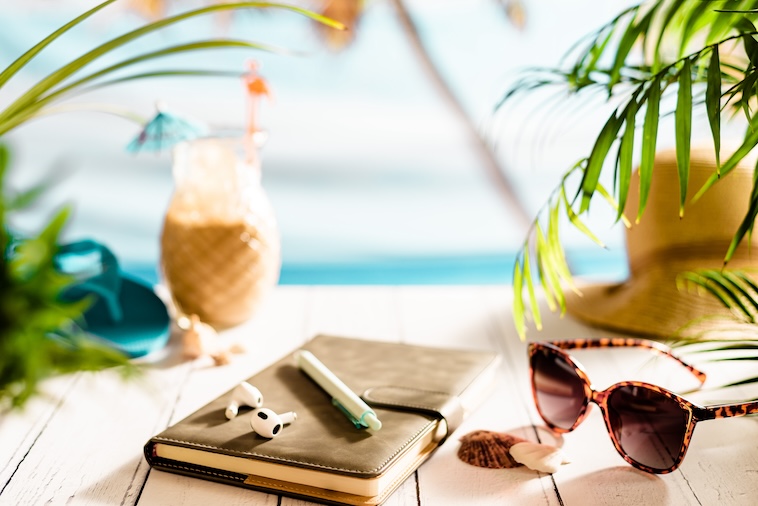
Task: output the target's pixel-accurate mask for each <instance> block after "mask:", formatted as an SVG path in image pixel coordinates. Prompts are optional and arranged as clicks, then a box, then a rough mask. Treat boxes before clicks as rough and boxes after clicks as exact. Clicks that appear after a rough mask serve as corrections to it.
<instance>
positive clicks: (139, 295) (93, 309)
mask: <svg viewBox="0 0 758 506" xmlns="http://www.w3.org/2000/svg"><path fill="white" fill-rule="evenodd" d="M55 265H56V268H57V269H58V270H59V271H60V272H63V273H65V274H68V275H71V276H73V277H74V278H75V279H76V282H75V284H74V285H72V286H71V287H69V288H68V289H66V291H65V293H64V297H65V298H66V299H67V300H71V301H76V300H81V299H83V298H84V297H87V296H94V299H95V302H94V303H93V304H92V306H90V308H89V309H87V311H85V313H84V321H83V322H81V324H82V327H83V328H84V330H85V331H86V332H87V333H89V334H91V335H93V336H96V337H98V338H100V339H102V340H103V341H104V342H106V343H107V344H109V345H111V346H113V347H114V348H116V349H118V350H121V351H122V352H124V353H126V354H127V355H129V356H130V357H132V358H137V357H142V356H145V355H147V354H149V353H152V352H154V351H157V350H159V349H161V348H163V347H164V346H166V343H167V342H168V338H169V334H170V318H169V314H168V310H167V309H166V305H165V304H164V303H163V301H162V300H161V299H160V298H159V297H158V296H157V295H156V294H155V292H154V291H153V289H152V288H151V287H150V286H148V285H147V284H146V283H145V282H143V281H141V280H138V279H136V278H132V277H130V276H128V275H125V274H124V273H122V272H120V271H119V266H118V260H116V257H115V255H114V254H113V253H112V252H111V251H110V250H109V249H108V248H107V247H105V246H104V245H102V244H100V243H98V242H96V241H93V240H82V241H78V242H74V243H71V244H66V245H63V246H61V247H60V249H59V251H58V253H57V255H56V256H55Z"/></svg>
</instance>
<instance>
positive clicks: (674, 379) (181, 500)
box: [0, 286, 758, 506]
mask: <svg viewBox="0 0 758 506" xmlns="http://www.w3.org/2000/svg"><path fill="white" fill-rule="evenodd" d="M510 300H511V298H510V289H509V288H507V287H458V286H456V287H436V286H431V287H291V286H289V287H288V286H284V287H279V288H278V289H277V291H276V292H275V293H274V294H273V295H272V296H271V297H270V298H269V300H268V301H267V304H266V306H265V307H264V309H263V310H262V311H261V312H260V313H259V314H258V315H257V316H256V317H255V318H254V319H253V320H252V321H250V322H249V323H248V324H245V325H243V326H241V327H238V328H236V329H233V330H231V331H228V332H227V333H226V335H225V336H224V338H225V339H228V340H230V341H239V342H243V343H244V344H245V345H246V346H247V348H248V353H247V354H245V355H238V356H236V359H235V360H234V361H233V362H232V363H231V364H230V365H227V366H222V367H212V366H211V364H210V361H206V360H204V359H198V360H197V361H194V362H186V361H181V360H180V359H179V357H178V353H177V352H178V349H177V347H176V344H174V343H172V346H170V347H169V349H168V350H167V353H166V355H165V356H164V357H163V358H161V359H159V360H155V361H154V362H153V363H152V364H150V365H149V366H148V367H147V369H146V373H145V374H144V376H143V377H142V378H141V379H140V380H138V381H131V382H127V383H124V382H122V380H121V379H120V378H119V376H118V375H117V374H115V372H114V371H108V372H104V373H97V374H92V373H82V374H73V375H69V376H65V377H60V378H55V379H53V380H51V381H49V382H47V384H46V385H45V391H46V392H47V394H48V397H47V398H46V399H42V398H38V399H35V400H34V401H33V402H31V403H30V405H29V406H28V408H27V409H26V410H25V412H23V413H17V414H13V415H10V416H6V417H4V418H3V419H2V420H0V504H2V505H14V506H15V505H43V504H114V505H131V504H139V505H140V506H147V505H207V504H223V505H224V506H233V505H236V504H246V505H249V504H256V505H258V504H261V505H279V504H281V505H284V506H294V505H300V504H306V503H304V502H303V501H298V500H293V499H289V498H286V497H282V498H280V497H277V496H273V495H267V494H264V493H259V492H254V491H249V490H245V489H240V488H236V487H231V486H227V485H222V484H217V483H211V482H207V481H203V480H200V479H193V478H187V477H183V476H177V475H173V474H169V473H165V472H161V471H154V470H150V469H149V467H148V465H147V463H146V462H145V460H144V458H143V456H142V446H143V444H144V443H145V442H146V441H147V439H148V438H149V437H150V436H152V435H153V434H155V433H157V432H159V431H161V430H162V429H163V428H165V427H166V426H167V425H169V424H172V423H175V422H177V421H178V420H180V419H181V418H183V417H184V416H186V415H188V414H189V413H191V412H192V411H194V410H195V409H197V408H199V407H200V406H202V405H203V404H205V403H206V402H208V401H210V400H211V399H213V398H214V397H216V396H217V395H219V394H221V393H223V392H224V391H226V390H227V389H229V388H231V387H233V386H234V385H235V384H236V383H238V382H240V381H241V380H243V379H245V378H247V377H248V376H250V375H252V374H253V373H255V372H256V371H257V370H259V369H261V368H263V367H264V366H266V365H267V364H268V363H270V362H271V361H273V360H274V359H276V358H278V357H280V356H283V355H284V354H286V353H287V352H289V351H290V350H291V349H293V348H294V347H296V346H298V345H300V344H302V343H303V342H304V341H306V340H307V339H308V338H310V337H311V336H313V335H315V334H316V333H320V332H324V333H332V334H337V335H346V336H356V337H366V338H373V339H385V340H391V341H401V342H407V343H414V344H432V345H438V346H450V347H468V348H478V349H495V350H498V351H500V352H501V353H502V354H503V358H504V360H503V367H502V369H501V374H500V377H499V380H498V385H497V390H496V392H495V393H494V395H493V396H492V397H490V398H489V399H488V400H487V402H486V403H485V404H484V405H483V406H482V407H481V408H480V409H479V410H478V411H477V412H476V413H475V414H474V415H473V416H472V417H470V418H469V419H468V420H466V422H465V423H464V424H463V425H462V426H461V427H460V428H459V429H458V431H457V432H456V434H454V435H453V437H451V438H450V439H449V440H448V441H447V442H446V443H445V445H443V446H442V447H441V448H440V449H439V451H438V452H437V453H436V454H435V455H434V456H433V457H432V458H431V459H430V460H429V461H428V462H427V463H425V464H424V465H423V466H422V467H421V468H420V469H419V470H418V472H417V473H416V474H415V475H414V476H413V477H411V478H410V479H408V480H407V482H406V483H404V484H403V486H402V487H401V488H400V489H399V490H398V491H397V492H396V493H395V494H394V495H392V496H391V497H390V498H389V500H388V501H387V503H386V504H387V505H392V506H400V505H417V504H420V505H426V506H438V505H443V506H444V505H462V504H466V505H469V504H474V505H490V504H492V505H495V504H497V505H501V504H528V505H531V504H537V505H540V504H546V505H558V504H566V505H588V504H590V505H591V504H613V505H624V504H629V505H639V504H672V505H674V504H675V505H682V504H716V503H718V504H746V505H748V504H751V505H752V504H755V503H756V500H757V499H756V497H757V496H756V491H757V490H758V486H757V485H756V484H757V483H758V480H756V477H757V476H758V423H756V419H755V418H736V419H729V420H714V421H709V422H704V423H701V424H699V425H698V427H697V429H696V431H695V436H694V438H693V441H692V445H691V447H690V450H689V453H688V455H687V457H686V458H685V461H684V463H683V465H682V467H681V468H680V470H679V471H677V472H675V473H672V474H670V475H666V476H654V475H649V474H646V473H643V472H640V471H637V470H635V469H633V468H632V467H631V466H629V465H627V464H626V463H625V462H624V461H623V460H622V459H621V457H619V456H618V454H617V453H616V451H615V450H614V448H613V446H612V445H611V441H610V438H609V436H608V434H607V432H606V430H605V427H604V425H603V421H602V418H601V416H600V412H599V410H598V409H593V410H592V413H591V416H590V417H589V419H588V420H587V421H585V423H584V424H583V425H582V426H580V427H579V428H578V429H577V430H576V431H574V432H573V433H571V434H568V435H567V436H564V437H563V439H562V441H558V443H560V444H563V447H564V450H565V451H566V453H567V454H568V456H569V458H570V459H571V463H570V464H567V465H564V466H563V467H562V468H561V469H560V470H559V471H558V472H557V473H556V474H554V475H552V476H551V475H545V474H540V473H537V472H534V471H530V470H528V469H526V468H517V469H506V470H488V469H480V468H476V467H473V466H470V465H468V464H465V463H462V462H460V461H459V460H458V459H457V457H456V451H457V449H458V444H459V443H458V438H459V437H460V436H462V435H464V434H466V433H467V432H469V431H472V430H476V429H489V430H497V431H505V432H512V433H515V434H519V435H521V436H522V437H526V438H529V439H535V438H536V437H537V435H539V437H541V438H542V439H543V441H551V440H552V436H550V435H549V433H547V432H546V431H545V430H544V429H543V428H541V427H542V423H541V421H540V419H539V417H538V416H537V414H536V411H535V409H534V406H533V404H532V398H531V392H530V389H529V384H528V371H527V364H526V356H525V351H526V346H525V344H524V343H522V342H520V341H519V340H518V338H517V337H516V335H515V332H514V330H513V325H512V322H511V318H510V316H509V313H510ZM546 320H547V321H546V328H545V330H543V331H542V332H541V333H537V332H535V331H532V332H531V334H530V338H532V339H555V338H568V337H579V336H582V337H598V336H600V335H605V333H603V332H601V331H598V330H594V329H588V328H587V327H584V326H583V325H580V324H578V323H576V322H574V321H572V320H571V319H570V318H568V317H567V318H563V319H559V318H558V317H557V316H556V315H550V316H548V317H547V318H546ZM577 357H579V360H580V361H582V362H583V363H584V364H585V366H586V367H587V369H588V372H589V374H590V376H591V377H592V378H593V380H594V381H595V382H596V383H597V385H596V386H598V387H605V386H608V385H610V384H612V383H613V382H616V381H620V380H624V379H647V380H650V381H657V382H659V383H660V384H662V385H663V386H670V387H675V386H677V384H681V386H682V387H683V388H686V387H687V386H693V385H692V381H691V380H689V379H688V378H687V376H686V375H685V374H684V373H683V372H682V371H681V370H679V368H677V367H676V365H675V364H672V363H671V362H670V361H667V360H666V359H656V360H654V361H650V360H648V358H649V356H648V355H645V354H644V352H642V354H640V353H638V352H635V351H630V350H624V351H619V352H616V351H608V350H602V351H601V350H590V351H582V352H577ZM703 367H704V369H705V370H706V371H709V372H711V377H710V378H709V382H708V383H706V385H708V384H709V383H710V384H717V383H719V382H720V381H719V380H723V379H727V378H728V377H729V375H735V374H737V373H736V372H735V370H734V368H733V367H725V366H724V365H723V364H710V365H709V364H705V365H704V366H703ZM725 395H726V399H727V400H728V399H729V398H730V396H731V397H733V398H736V397H735V396H744V395H748V393H747V392H744V391H743V392H735V391H734V390H732V391H730V392H724V391H718V392H699V393H698V394H697V395H693V396H691V398H692V399H693V400H695V401H698V402H710V401H717V400H718V398H717V397H719V396H720V397H722V398H723V397H724V396H725Z"/></svg>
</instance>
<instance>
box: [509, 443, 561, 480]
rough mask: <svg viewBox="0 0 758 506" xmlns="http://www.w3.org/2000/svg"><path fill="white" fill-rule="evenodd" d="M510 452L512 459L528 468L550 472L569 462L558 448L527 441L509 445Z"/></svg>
mask: <svg viewBox="0 0 758 506" xmlns="http://www.w3.org/2000/svg"><path fill="white" fill-rule="evenodd" d="M510 454H511V458H512V459H513V460H515V461H516V462H519V463H521V464H524V465H525V466H526V467H528V468H529V469H534V470H535V471H541V472H543V473H550V474H553V473H554V472H556V471H557V470H558V469H559V468H560V467H561V465H562V464H568V462H569V461H568V460H566V456H565V455H564V454H563V451H561V449H560V448H556V447H555V446H550V445H544V444H539V443H530V442H528V441H527V442H522V443H517V444H514V445H513V446H511V449H510Z"/></svg>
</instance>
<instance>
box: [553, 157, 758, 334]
mask: <svg viewBox="0 0 758 506" xmlns="http://www.w3.org/2000/svg"><path fill="white" fill-rule="evenodd" d="M726 159H727V157H726V156H723V155H722V160H726ZM754 166H755V163H754V161H753V160H744V161H743V162H742V163H741V164H740V165H739V166H738V167H737V168H735V169H734V171H733V172H732V173H730V174H729V175H727V176H726V177H724V178H723V180H721V181H719V182H717V183H716V184H715V185H714V186H713V187H712V188H711V189H710V190H708V191H707V192H706V193H705V194H704V195H703V197H702V198H701V199H700V200H698V201H697V202H695V203H694V204H693V203H692V202H690V201H689V199H691V197H692V196H693V195H694V194H695V193H696V192H697V191H698V190H699V189H700V188H701V187H702V185H703V184H704V183H705V181H706V180H707V179H708V177H710V176H711V174H713V173H714V172H715V170H716V161H715V156H714V153H713V148H696V149H693V150H692V152H691V161H690V180H689V190H688V192H687V195H688V202H687V205H686V206H685V210H684V217H683V218H681V219H680V218H679V179H678V173H677V165H676V152H675V151H674V150H667V151H662V152H660V153H659V154H658V155H657V156H656V158H655V164H654V170H653V179H652V186H651V189H650V196H649V199H648V203H647V207H646V208H645V211H644V213H643V215H642V218H641V220H640V223H638V224H633V225H632V227H631V228H630V229H627V232H626V250H627V258H628V262H629V272H630V274H629V276H630V277H629V279H628V280H626V281H625V282H623V283H621V284H615V285H607V284H606V285H591V286H584V287H581V291H582V296H577V295H575V294H573V293H571V294H567V301H566V303H567V310H568V312H569V314H571V315H573V316H575V317H577V318H579V319H580V320H583V321H585V322H587V323H589V324H591V325H595V326H599V327H604V328H608V329H612V330H616V331H621V332H624V333H632V334H642V335H648V336H654V337H671V336H672V335H674V334H675V333H677V332H679V333H684V334H691V333H694V332H698V331H702V330H714V329H716V328H718V327H719V326H721V327H722V328H723V327H724V326H725V325H729V326H730V327H734V324H733V323H732V322H728V320H727V318H728V317H729V316H730V315H731V313H730V312H729V310H727V309H726V308H724V307H723V306H722V305H721V304H720V303H719V302H718V301H717V300H716V298H715V297H713V296H711V295H703V294H697V293H688V292H687V291H682V290H679V289H678V288H677V284H676V277H677V275H678V274H679V273H681V272H684V271H691V270H695V269H702V268H715V269H720V268H721V267H722V265H723V259H724V255H725V254H726V251H727V249H728V247H729V244H730V242H731V240H732V236H733V235H734V233H735V232H736V231H737V228H738V226H739V224H740V223H741V222H742V220H743V218H744V216H745V213H746V211H747V205H748V202H749V199H750V193H751V190H752V187H753V167H754ZM638 205H639V176H638V174H637V173H636V172H635V174H634V175H633V177H632V183H631V187H630V190H629V199H628V204H627V206H626V215H627V216H628V217H629V219H630V220H632V221H633V220H634V218H636V216H637V209H638ZM748 240H749V239H748V238H747V237H746V238H745V239H744V240H743V243H742V244H741V245H740V247H739V248H738V249H737V251H736V253H735V255H734V257H733V259H732V260H731V261H730V262H729V265H728V267H729V268H749V267H754V266H758V253H757V254H756V255H757V256H756V257H755V258H753V259H752V260H751V258H750V249H752V251H758V233H756V234H753V237H752V244H751V247H748V244H747V243H748ZM712 316H714V317H715V316H721V317H722V318H711V317H712ZM704 317H705V318H704ZM725 317H726V318H725ZM685 325H687V331H686V332H682V330H683V327H684V326H685ZM751 327H753V326H751Z"/></svg>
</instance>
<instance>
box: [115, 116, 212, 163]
mask: <svg viewBox="0 0 758 506" xmlns="http://www.w3.org/2000/svg"><path fill="white" fill-rule="evenodd" d="M157 109H158V113H157V114H156V115H155V116H154V117H153V118H152V119H151V120H150V121H148V122H147V123H146V124H145V126H144V128H143V129H142V131H141V132H140V133H139V134H138V135H137V136H136V137H135V138H134V139H132V141H131V142H130V143H129V144H128V145H127V146H126V150H127V151H129V152H130V153H137V152H138V151H152V152H158V151H163V150H165V149H168V148H171V147H173V146H174V145H175V144H178V143H179V142H182V141H186V140H190V139H196V138H197V137H202V136H203V135H207V133H208V128H207V127H206V126H205V125H204V124H202V123H200V122H198V121H194V120H190V119H187V118H182V117H180V116H177V115H176V114H173V113H170V112H168V111H166V110H165V108H164V107H163V106H161V105H158V107H157Z"/></svg>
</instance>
